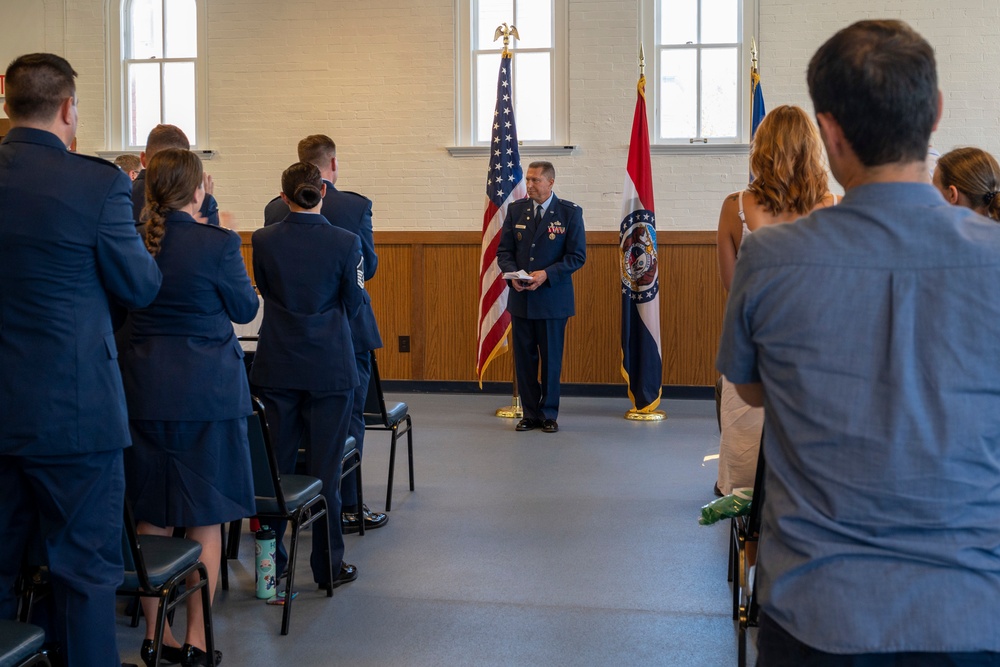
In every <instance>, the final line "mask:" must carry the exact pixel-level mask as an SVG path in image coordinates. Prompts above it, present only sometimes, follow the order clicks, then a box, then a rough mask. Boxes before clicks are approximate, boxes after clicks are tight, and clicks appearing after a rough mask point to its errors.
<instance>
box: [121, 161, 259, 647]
mask: <svg viewBox="0 0 1000 667" xmlns="http://www.w3.org/2000/svg"><path fill="white" fill-rule="evenodd" d="M145 188H146V206H145V209H144V210H143V215H142V218H143V221H144V222H145V242H146V248H147V249H148V250H149V252H150V254H151V255H153V257H154V258H155V259H156V265H157V266H158V267H159V268H160V271H161V272H162V273H163V285H162V286H161V288H160V293H159V294H158V295H157V297H156V300H155V301H153V303H152V304H150V305H149V306H148V307H146V308H142V309H139V310H134V311H132V312H131V314H130V323H129V326H130V329H129V337H128V341H127V344H126V345H125V346H124V348H123V350H122V354H121V359H120V361H121V368H122V379H123V383H124V385H125V398H126V401H127V403H128V412H129V430H130V431H131V434H132V447H131V448H129V449H127V450H125V480H126V484H125V487H126V491H125V492H126V496H127V497H128V499H129V501H130V502H131V503H132V506H133V509H134V512H135V517H136V520H137V521H138V523H139V525H138V528H139V532H140V533H143V534H148V535H170V534H171V532H172V531H173V528H174V527H175V526H183V527H185V528H186V529H187V530H186V535H187V537H188V538H189V539H192V540H195V541H197V542H198V543H200V544H201V549H202V550H201V561H202V562H203V563H204V564H205V567H206V569H207V570H208V582H209V583H208V587H209V595H211V594H212V593H213V592H214V590H215V583H216V580H217V579H218V574H219V564H220V562H221V548H222V533H221V530H220V524H223V523H227V522H229V521H232V520H235V519H242V518H243V517H246V516H251V515H253V514H254V512H255V511H256V509H255V506H254V490H253V479H252V475H251V468H250V449H249V444H248V442H247V431H246V417H247V415H249V414H250V413H251V406H250V390H249V386H248V384H247V378H246V370H245V369H244V366H243V352H242V350H241V349H240V345H239V343H238V342H237V341H236V336H235V334H234V332H233V325H232V322H237V323H241V324H242V323H246V322H249V321H250V320H252V319H253V317H254V315H256V314H257V309H258V301H257V294H256V293H255V292H254V289H253V286H252V285H251V284H250V278H249V277H248V276H247V271H246V266H245V265H244V263H243V257H242V255H241V253H240V245H241V243H240V237H239V235H238V234H236V233H235V232H231V231H229V230H227V229H223V228H221V227H213V226H210V225H205V224H201V223H199V222H198V221H196V220H195V218H194V216H195V215H196V214H197V213H198V210H199V207H200V206H201V202H202V199H203V197H204V196H205V188H204V182H203V176H202V166H201V160H200V159H199V158H198V156H197V155H195V154H194V153H192V152H190V151H186V150H181V149H176V148H171V149H167V150H163V151H160V152H158V153H157V154H156V155H154V156H153V158H152V159H151V160H150V162H149V165H148V166H147V169H146V178H145ZM142 605H143V611H144V613H145V615H146V639H145V641H144V642H143V643H142V648H141V658H142V661H143V663H144V664H146V665H149V666H152V665H155V664H156V650H155V647H154V646H153V639H154V634H155V630H156V628H155V627H154V626H155V623H154V622H153V621H154V619H155V618H156V600H152V599H148V598H143V599H142ZM203 612H204V610H203V609H202V605H201V596H198V595H192V596H191V597H190V598H188V604H187V632H186V635H185V644H184V646H183V647H182V646H180V642H179V641H177V640H176V639H175V638H174V636H173V633H172V632H171V630H170V627H169V626H167V628H166V629H165V631H164V634H163V648H162V650H161V651H160V659H161V660H162V661H163V662H168V663H178V662H179V663H181V664H182V665H185V666H187V665H215V664H218V662H219V661H220V659H221V654H220V653H219V652H218V651H216V652H215V653H216V654H215V655H208V654H207V643H206V639H207V638H206V636H205V628H204V623H203Z"/></svg>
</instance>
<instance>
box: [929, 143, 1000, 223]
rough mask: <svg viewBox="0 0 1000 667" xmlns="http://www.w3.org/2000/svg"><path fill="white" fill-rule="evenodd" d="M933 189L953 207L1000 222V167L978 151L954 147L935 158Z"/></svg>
mask: <svg viewBox="0 0 1000 667" xmlns="http://www.w3.org/2000/svg"><path fill="white" fill-rule="evenodd" d="M933 180H934V186H935V187H936V188H937V189H938V190H940V191H941V194H942V195H944V198H945V200H947V202H948V203H949V204H952V205H954V206H964V207H966V208H971V209H972V210H973V211H975V212H976V213H979V214H980V215H985V216H986V217H987V218H990V219H992V220H994V221H997V222H1000V196H998V193H1000V165H998V164H997V161H996V159H994V157H993V156H992V155H990V154H989V153H987V152H986V151H984V150H982V149H980V148H971V147H970V148H956V149H955V150H953V151H949V152H948V153H945V154H944V155H942V156H941V157H940V158H938V163H937V169H935V170H934V179H933Z"/></svg>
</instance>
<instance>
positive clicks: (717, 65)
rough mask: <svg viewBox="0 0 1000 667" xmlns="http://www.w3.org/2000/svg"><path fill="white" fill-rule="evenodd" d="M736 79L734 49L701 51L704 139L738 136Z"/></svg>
mask: <svg viewBox="0 0 1000 667" xmlns="http://www.w3.org/2000/svg"><path fill="white" fill-rule="evenodd" d="M737 77H738V75H737V60H736V49H735V48H732V49H705V50H704V51H702V53H701V105H702V106H701V136H703V137H709V138H712V137H735V136H736V134H737V132H736V109H737V106H738V105H737V100H736V91H737V88H738V80H737Z"/></svg>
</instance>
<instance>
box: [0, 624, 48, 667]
mask: <svg viewBox="0 0 1000 667" xmlns="http://www.w3.org/2000/svg"><path fill="white" fill-rule="evenodd" d="M44 643H45V633H44V632H42V629H41V628H39V627H37V626H34V625H29V624H28V623H18V622H17V621H8V620H3V621H0V665H4V666H5V667H6V666H7V665H9V666H10V667H29V665H48V666H49V667H51V665H52V663H51V662H49V654H48V652H47V651H44V650H43V649H42V645H43V644H44Z"/></svg>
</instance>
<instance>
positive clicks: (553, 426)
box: [542, 419, 559, 433]
mask: <svg viewBox="0 0 1000 667" xmlns="http://www.w3.org/2000/svg"><path fill="white" fill-rule="evenodd" d="M558 430H559V424H557V423H556V420H555V419H546V420H545V421H543V422H542V433H555V432H556V431H558Z"/></svg>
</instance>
